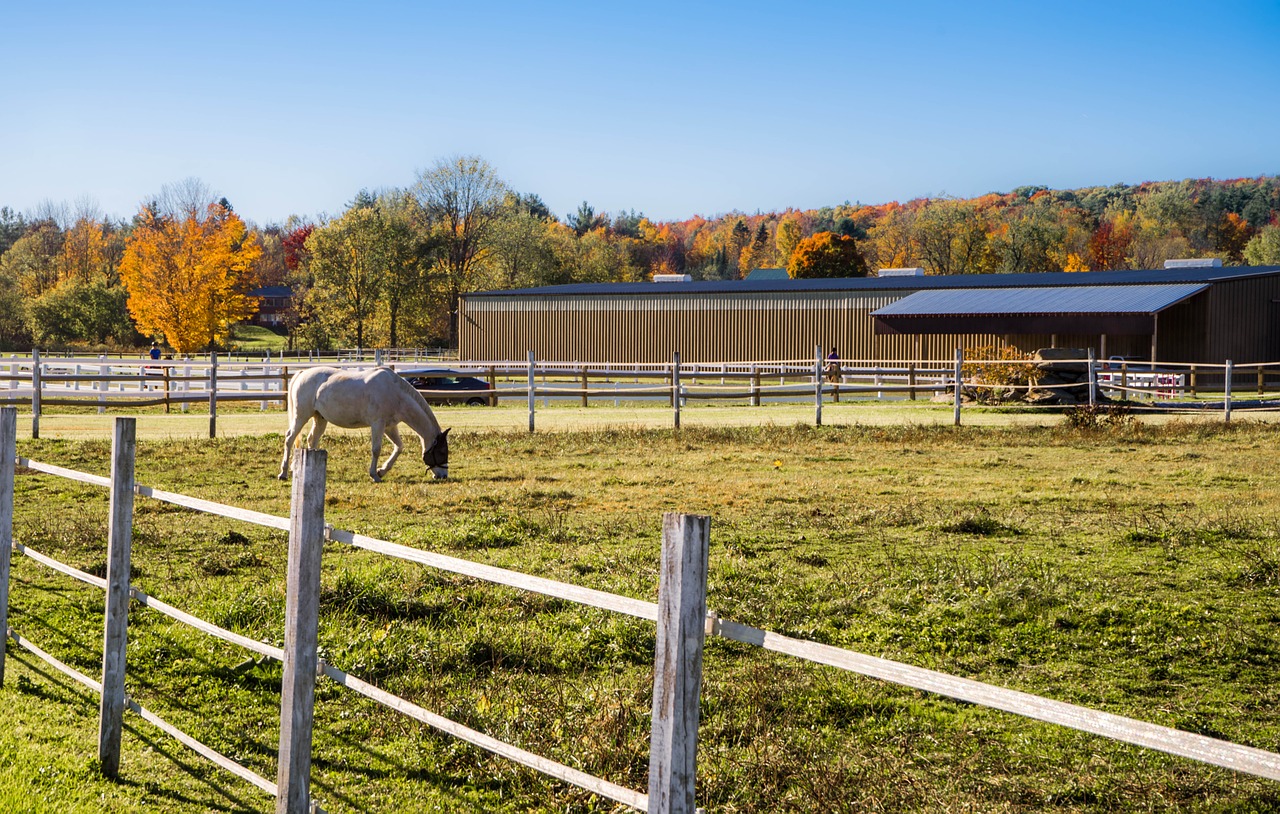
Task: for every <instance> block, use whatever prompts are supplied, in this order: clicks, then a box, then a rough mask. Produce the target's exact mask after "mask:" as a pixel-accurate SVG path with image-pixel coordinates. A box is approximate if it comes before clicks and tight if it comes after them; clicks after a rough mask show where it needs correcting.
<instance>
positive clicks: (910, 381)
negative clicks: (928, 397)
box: [907, 362, 916, 401]
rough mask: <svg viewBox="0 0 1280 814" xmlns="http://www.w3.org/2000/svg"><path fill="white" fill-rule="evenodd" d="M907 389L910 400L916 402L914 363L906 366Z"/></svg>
mask: <svg viewBox="0 0 1280 814" xmlns="http://www.w3.org/2000/svg"><path fill="white" fill-rule="evenodd" d="M907 388H908V389H909V390H910V391H911V400H912V401H915V400H916V363H915V362H911V363H910V364H908V365H907Z"/></svg>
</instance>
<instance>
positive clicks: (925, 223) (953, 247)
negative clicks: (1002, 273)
mask: <svg viewBox="0 0 1280 814" xmlns="http://www.w3.org/2000/svg"><path fill="white" fill-rule="evenodd" d="M912 237H913V239H914V242H915V247H916V253H917V254H918V256H919V257H920V259H921V260H922V261H923V262H924V266H925V268H927V269H928V270H929V272H930V273H931V274H979V273H982V272H984V271H991V270H992V269H991V268H990V260H991V252H989V251H988V246H987V232H986V229H985V228H984V227H983V224H982V220H981V219H980V218H979V216H978V211H977V207H976V206H975V205H974V204H973V203H971V202H969V201H960V200H952V199H947V200H941V201H933V202H930V204H929V205H928V206H926V207H925V208H924V209H923V210H922V211H921V212H920V213H919V215H917V216H916V218H915V221H914V224H913V229H912Z"/></svg>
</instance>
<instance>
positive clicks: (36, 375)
mask: <svg viewBox="0 0 1280 814" xmlns="http://www.w3.org/2000/svg"><path fill="white" fill-rule="evenodd" d="M31 437H32V438H39V437H40V351H38V350H36V349H35V348H32V349H31Z"/></svg>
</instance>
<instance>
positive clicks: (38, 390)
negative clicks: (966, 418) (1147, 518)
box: [0, 347, 1280, 438]
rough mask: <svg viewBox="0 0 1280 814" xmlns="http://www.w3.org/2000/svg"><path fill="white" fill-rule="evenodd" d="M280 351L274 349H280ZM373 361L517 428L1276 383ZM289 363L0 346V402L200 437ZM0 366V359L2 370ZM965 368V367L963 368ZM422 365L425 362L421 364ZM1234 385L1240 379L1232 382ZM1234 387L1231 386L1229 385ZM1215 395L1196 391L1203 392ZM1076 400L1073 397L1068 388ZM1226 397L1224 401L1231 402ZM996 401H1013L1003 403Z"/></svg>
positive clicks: (1261, 406) (1183, 393) (817, 361)
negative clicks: (697, 406)
mask: <svg viewBox="0 0 1280 814" xmlns="http://www.w3.org/2000/svg"><path fill="white" fill-rule="evenodd" d="M281 361H283V360H281ZM371 361H372V362H373V364H374V365H380V364H384V363H386V364H389V365H390V366H391V367H392V368H393V369H396V370H397V371H398V372H401V373H405V374H408V372H409V371H416V372H418V374H419V375H424V374H425V375H428V376H430V375H436V376H449V375H471V376H475V377H477V378H483V379H485V380H486V382H487V385H488V387H487V388H486V389H480V390H465V391H459V390H450V389H440V390H421V391H419V392H421V393H423V395H424V396H426V397H427V399H428V400H432V401H443V402H448V401H450V400H458V399H459V396H461V397H462V398H463V399H468V398H471V399H480V398H483V399H487V400H488V402H489V404H490V405H492V406H496V405H497V404H498V403H499V402H500V401H501V400H504V399H507V400H523V401H525V402H526V404H527V409H528V419H529V431H530V432H533V431H534V429H535V413H536V409H537V407H536V402H537V400H538V399H542V400H543V406H544V407H546V406H548V403H549V401H550V400H551V399H557V400H565V399H567V400H573V399H580V401H581V405H582V406H583V407H588V406H589V405H590V404H591V402H592V400H593V399H594V400H595V402H596V403H597V404H599V403H600V402H602V401H610V400H611V401H613V402H614V404H615V405H617V404H619V403H620V402H623V401H626V402H636V401H654V400H658V401H660V402H661V401H665V402H667V403H668V404H669V405H670V406H671V408H672V410H673V423H674V425H675V426H676V427H679V426H680V411H681V409H682V408H683V407H684V406H686V405H688V404H689V403H690V402H691V401H712V400H734V401H738V402H744V401H745V402H746V403H748V404H750V405H751V406H753V407H758V406H761V405H764V404H765V403H766V402H770V403H779V402H791V403H795V402H796V401H811V402H812V403H813V405H814V422H815V423H816V424H821V423H822V408H823V405H824V404H830V403H839V402H840V400H841V397H845V398H851V399H857V400H863V399H870V398H874V399H877V400H880V399H898V400H910V401H915V400H917V399H918V398H920V397H927V398H932V397H935V396H943V397H944V400H950V401H952V402H953V403H954V405H955V408H954V409H955V419H954V421H955V424H957V425H959V424H960V421H961V419H960V416H961V410H962V407H963V403H964V401H965V396H966V395H977V396H979V401H982V400H983V399H982V398H981V397H982V396H983V395H991V394H993V393H995V392H1004V393H1009V392H1011V391H1017V390H1023V391H1025V390H1031V389H1035V390H1038V391H1052V390H1068V391H1071V392H1073V393H1075V394H1076V395H1077V396H1078V395H1080V392H1081V390H1082V389H1086V388H1087V403H1088V404H1090V405H1096V404H1097V403H1098V402H1099V400H1101V399H1102V398H1104V397H1105V398H1120V399H1123V400H1126V401H1130V402H1140V403H1143V411H1144V412H1196V413H1204V412H1205V411H1207V410H1220V411H1221V412H1222V414H1223V417H1224V420H1226V421H1230V420H1231V413H1232V411H1233V409H1235V410H1274V409H1277V407H1280V401H1264V400H1263V398H1264V397H1265V395H1266V394H1267V393H1268V392H1274V391H1275V390H1276V389H1277V382H1276V378H1277V377H1278V376H1280V369H1278V366H1277V365H1276V364H1263V363H1259V364H1250V365H1235V364H1233V363H1232V362H1231V360H1227V361H1226V363H1225V364H1222V365H1207V364H1194V365H1186V364H1175V363H1157V364H1155V365H1152V364H1149V363H1129V362H1125V363H1120V364H1118V365H1116V364H1110V363H1100V362H1098V361H1097V360H1095V359H1094V358H1093V356H1092V354H1091V355H1090V356H1089V357H1088V358H1082V359H1078V360H1056V361H1055V364H1057V365H1078V366H1080V367H1081V368H1082V369H1087V377H1086V378H1087V385H1085V384H1082V383H1074V384H1072V383H1060V384H1045V383H1043V382H1037V383H1034V384H1023V385H1010V384H993V383H988V382H987V381H984V377H983V376H982V375H981V373H979V374H977V375H975V374H974V373H973V371H982V370H984V369H990V368H992V367H999V366H1007V365H1010V364H1015V365H1016V364H1026V363H1024V362H1021V361H1012V362H1011V361H1009V360H982V359H966V358H965V356H964V352H963V350H961V349H957V350H956V356H955V359H954V361H953V362H940V361H936V360H934V361H919V362H905V363H899V364H886V363H877V362H866V361H857V360H853V361H844V360H834V361H833V360H827V359H824V358H823V357H822V349H821V348H820V347H816V348H815V356H814V358H813V359H811V360H781V361H772V362H716V363H706V362H693V363H691V362H681V360H680V354H678V353H676V354H673V356H672V359H671V361H670V362H664V363H634V364H633V363H627V364H612V363H606V364H584V363H579V362H561V361H547V360H538V359H536V358H535V356H534V354H533V353H532V352H530V353H529V358H528V359H527V360H525V361H521V362H514V361H487V362H485V361H482V362H474V361H473V362H458V363H455V364H453V365H451V366H450V367H447V368H446V367H434V368H426V369H424V368H422V366H421V363H420V362H415V363H408V362H404V361H400V360H399V358H398V357H397V356H395V355H394V354H392V353H391V352H385V353H384V352H382V351H375V352H374V353H373V355H372V360H371ZM312 364H313V363H312V362H310V361H307V362H304V361H301V360H299V362H298V363H296V364H292V365H290V364H274V365H273V364H271V363H270V362H269V361H268V362H266V363H261V364H259V363H257V362H254V363H244V362H235V363H223V364H220V363H219V359H218V355H217V354H212V355H211V356H210V357H209V359H208V361H203V360H195V361H191V360H185V361H180V362H173V361H168V360H166V361H162V362H151V361H141V362H127V363H126V362H122V361H111V360H108V359H107V358H106V357H100V358H99V359H97V360H83V359H79V360H78V359H54V360H43V361H42V359H41V356H40V353H39V351H33V353H32V356H31V358H30V359H29V360H27V359H19V358H17V357H11V358H10V360H9V361H8V362H7V364H6V363H4V362H2V361H0V404H15V405H16V404H29V405H30V407H31V433H32V437H34V438H38V437H40V417H41V414H42V411H43V410H44V409H45V408H46V407H50V406H80V407H85V406H88V407H96V408H97V410H98V412H99V413H103V412H106V410H107V408H108V407H151V406H158V405H163V406H164V409H165V412H169V411H170V410H171V409H172V408H174V407H175V406H176V407H178V408H180V409H181V410H183V411H184V412H185V411H187V410H188V409H189V407H190V406H191V405H192V404H200V405H207V408H208V415H209V437H211V438H213V437H216V436H217V417H218V404H219V403H220V402H258V403H259V405H260V408H261V409H262V410H266V409H267V408H268V407H269V406H272V405H277V406H280V407H283V406H284V405H285V401H286V398H287V390H288V382H289V377H290V375H291V374H292V373H296V372H298V371H299V370H301V369H303V368H305V367H308V366H311V365H312ZM314 364H330V365H337V366H341V367H349V368H356V369H360V368H366V367H367V366H368V364H369V360H365V359H364V358H363V357H360V358H357V359H352V360H350V361H342V360H319V361H317V362H315V363H314ZM6 368H7V369H6ZM966 369H967V370H968V371H969V373H968V375H966ZM428 370H429V371H431V372H430V373H428V372H426V371H428ZM774 381H776V382H777V383H776V384H774V383H773V382H774ZM1242 385H1243V386H1242ZM1254 385H1256V389H1257V396H1258V398H1257V399H1256V400H1253V401H1244V400H1243V399H1242V398H1241V394H1242V393H1243V392H1244V391H1245V390H1248V389H1250V388H1251V387H1253V386H1254ZM1237 388H1239V390H1237ZM1219 394H1221V401H1205V400H1203V399H1202V398H1201V397H1202V396H1206V395H1208V396H1209V397H1210V398H1216V397H1217V396H1218V395H1219ZM1079 400H1080V401H1081V403H1085V399H1084V398H1080V399H1079ZM1233 402H1235V404H1234V405H1233ZM1005 406H1007V407H1016V406H1018V404H1017V403H1016V402H1008V403H1006V404H1005Z"/></svg>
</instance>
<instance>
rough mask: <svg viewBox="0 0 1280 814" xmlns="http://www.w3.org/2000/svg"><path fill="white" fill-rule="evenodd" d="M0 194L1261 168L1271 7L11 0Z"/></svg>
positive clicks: (748, 197) (718, 188)
mask: <svg viewBox="0 0 1280 814" xmlns="http://www.w3.org/2000/svg"><path fill="white" fill-rule="evenodd" d="M0 76H3V79H0V205H8V206H10V207H13V208H15V209H18V210H30V209H32V208H33V207H35V206H37V205H38V204H39V203H40V202H41V201H43V200H52V201H55V202H67V203H71V202H74V201H76V200H77V199H81V198H86V197H87V198H91V199H95V200H96V201H97V203H98V204H99V206H100V207H101V209H102V210H103V211H104V212H105V213H107V214H109V215H113V216H117V217H127V216H129V215H131V214H133V213H134V212H135V211H136V210H137V207H138V204H139V203H140V202H141V201H142V200H144V199H145V198H147V197H149V196H152V195H154V194H155V193H156V192H157V191H158V190H159V189H160V187H161V186H162V185H163V184H165V183H169V182H175V181H180V180H182V179H184V178H188V177H192V176H194V177H197V178H199V179H201V180H203V181H204V182H205V183H206V184H208V185H209V186H210V187H212V188H213V189H214V190H216V191H218V192H219V193H221V194H223V195H225V196H226V197H227V198H228V199H230V201H231V202H232V204H233V205H234V206H235V207H236V209H237V210H238V211H239V212H240V213H241V214H242V215H244V216H246V217H247V218H249V219H251V220H253V221H256V222H257V223H259V224H265V223H269V222H280V221H283V220H284V219H285V218H286V217H287V216H289V215H290V214H299V215H312V216H314V215H316V214H319V213H322V212H328V213H338V212H340V211H341V210H342V209H343V206H344V204H345V203H346V202H347V201H349V200H350V199H351V198H352V197H353V196H354V195H355V193H356V192H357V191H358V190H360V189H361V188H369V189H377V188H381V187H390V186H409V185H410V184H412V183H413V181H414V178H415V174H416V172H417V171H418V170H421V169H425V168H428V167H430V166H431V165H432V164H433V163H434V162H435V161H436V160H438V159H440V158H444V157H447V156H450V155H454V154H476V155H480V156H482V157H484V158H485V159H487V160H488V161H489V162H490V163H491V164H492V165H493V166H494V168H495V169H496V170H497V172H498V174H499V175H500V176H501V177H502V178H503V179H505V180H506V181H507V182H508V183H509V184H510V185H511V186H512V187H513V188H515V189H517V190H519V191H522V192H533V193H537V194H539V195H541V196H542V198H543V199H544V200H545V201H546V202H547V204H548V205H549V206H550V207H551V209H552V210H553V211H554V212H556V213H557V214H558V215H561V216H563V215H565V214H566V213H568V212H570V211H573V210H574V209H576V208H577V205H578V204H579V202H581V201H583V200H587V201H589V202H590V203H591V204H592V205H593V206H595V208H596V209H597V210H598V211H600V210H604V211H610V212H617V211H619V210H627V209H634V210H637V211H642V212H644V213H646V214H648V215H649V216H650V217H653V218H655V219H683V218H687V217H690V216H692V215H695V214H702V215H714V214H717V213H722V212H727V211H730V210H735V209H737V210H744V211H748V212H751V211H755V210H757V209H760V210H766V211H768V210H775V209H782V208H785V207H788V206H792V207H797V208H802V209H807V208H814V207H819V206H824V205H835V204H838V203H841V202H843V201H845V200H850V201H858V200H860V201H862V202H864V203H879V202H884V201H890V200H908V199H910V198H915V197H920V196H925V195H940V194H950V195H957V196H962V197H968V196H972V195H979V194H982V193H985V192H990V191H1007V190H1009V189H1012V188H1013V187H1016V186H1021V185H1024V184H1045V185H1048V186H1051V187H1059V188H1060V187H1078V186H1087V185H1095V184H1111V183H1116V182H1124V183H1136V182H1139V181H1144V180H1168V179H1181V178H1188V177H1206V176H1212V177H1215V178H1230V177H1237V176H1256V175H1260V174H1276V173H1280V2H1277V1H1276V0H1243V1H1242V2H1229V3H1228V2H1221V3H1219V2H1177V0H1166V1H1165V2H1126V1H1125V0H1110V2H1092V1H1091V0H1090V1H1088V2H1085V1H1083V0H1079V1H1078V0H1070V1H1068V0H1062V2H1053V1H1051V2H1025V0H1024V1H1023V2H1008V3H985V2H980V0H973V2H963V3H961V2H889V1H887V0H886V2H880V3H875V4H871V3H863V2H794V3H779V2H768V3H758V2H751V1H750V0H746V1H745V2H733V3H711V2H707V3H698V2H687V1H686V2H681V3H667V2H648V3H632V4H627V3H609V2H591V3H585V2H584V3H578V2H560V3H524V2H496V0H487V1H486V2H482V3H458V2H449V3H437V2H399V3H397V2H376V0H375V1H374V2H362V3H351V2H324V1H323V0H317V1H316V2H309V3H306V4H301V3H297V4H295V3H285V2H280V3H275V2H263V3H245V2H239V0H228V2H223V3H199V4H194V3H183V2H173V0H167V1H166V2H148V3H137V2H118V3H108V2H48V3H41V2H34V3H28V2H16V0H12V1H11V2H4V3H3V4H2V5H0Z"/></svg>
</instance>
